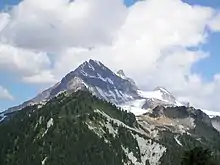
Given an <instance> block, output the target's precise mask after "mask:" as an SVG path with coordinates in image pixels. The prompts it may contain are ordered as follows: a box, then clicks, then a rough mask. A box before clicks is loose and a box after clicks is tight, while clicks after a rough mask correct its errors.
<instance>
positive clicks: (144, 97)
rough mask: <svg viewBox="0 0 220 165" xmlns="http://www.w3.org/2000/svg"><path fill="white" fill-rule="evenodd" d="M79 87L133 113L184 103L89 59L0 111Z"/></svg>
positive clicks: (46, 100)
mask: <svg viewBox="0 0 220 165" xmlns="http://www.w3.org/2000/svg"><path fill="white" fill-rule="evenodd" d="M78 90H86V91H89V92H90V93H92V94H93V95H95V96H97V97H98V98H100V99H103V100H106V101H108V102H111V103H113V104H115V105H117V106H120V107H122V108H123V109H126V110H128V111H131V112H133V113H134V114H136V115H140V114H144V113H146V112H147V111H148V110H149V109H153V108H155V107H157V106H160V105H162V106H167V107H169V106H171V107H172V106H184V104H182V103H180V102H179V101H178V100H177V99H176V98H175V97H174V96H173V95H172V94H171V93H170V92H169V91H168V90H167V89H165V88H163V87H156V88H155V89H154V90H153V91H143V90H140V89H139V88H138V87H137V85H136V83H135V81H134V80H133V79H131V78H129V77H128V76H126V74H125V73H124V71H123V70H119V71H118V72H117V73H114V72H113V71H111V70H110V69H109V68H108V67H106V66H105V65H104V64H103V63H101V62H100V61H96V60H92V59H90V60H88V61H85V62H83V63H82V64H81V65H79V67H77V68H76V69H75V70H73V71H71V72H70V73H68V74H67V75H66V76H65V77H63V78H62V80H61V81H60V82H58V83H56V84H55V85H54V86H52V87H50V88H49V89H46V90H45V91H43V92H42V93H40V94H38V95H37V96H36V97H34V98H33V99H31V100H28V101H26V102H24V103H23V104H21V105H19V106H16V107H12V108H9V109H8V110H6V111H5V112H3V114H7V113H11V112H14V111H18V110H21V109H22V108H24V107H26V106H30V105H35V104H39V105H40V106H42V105H43V104H45V103H46V102H48V101H49V100H50V99H52V98H54V97H55V96H57V95H59V94H60V93H62V92H67V93H69V94H70V93H74V92H76V91H78ZM4 118H5V117H4ZM4 118H3V117H2V119H4Z"/></svg>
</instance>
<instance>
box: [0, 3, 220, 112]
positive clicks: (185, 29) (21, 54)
mask: <svg viewBox="0 0 220 165" xmlns="http://www.w3.org/2000/svg"><path fill="white" fill-rule="evenodd" d="M48 4H49V5H48ZM219 15H220V13H219V11H216V10H215V9H213V8H210V7H202V6H198V5H197V6H192V5H189V4H187V3H184V2H183V1H181V0H163V1H161V0H146V1H139V2H137V3H135V4H134V5H133V6H131V7H129V8H127V7H126V6H125V5H124V4H123V1H122V0H111V1H109V0H75V1H69V0H47V1H45V0H23V1H22V2H20V3H19V4H18V5H17V6H15V7H13V8H12V9H11V10H10V11H9V12H8V13H1V14H0V48H1V47H2V48H1V49H0V69H2V68H6V70H8V71H10V73H11V74H12V72H16V73H17V72H19V75H20V78H21V81H23V82H26V83H33V84H36V83H51V84H52V83H54V82H55V81H58V80H60V78H61V77H63V76H64V75H65V74H66V73H68V72H69V71H71V70H73V69H74V68H75V67H77V66H78V65H79V64H80V63H81V62H83V61H85V60H87V59H89V58H92V59H96V60H100V61H102V62H103V63H104V64H106V65H107V66H108V67H110V68H111V69H113V70H115V71H116V70H118V69H124V70H125V72H126V73H127V75H130V76H131V77H132V78H134V79H135V80H136V81H137V83H138V84H139V85H140V86H141V87H142V88H145V89H153V88H154V87H155V86H165V87H166V88H167V89H169V90H170V91H171V92H172V93H174V94H175V95H177V96H178V97H179V98H182V99H183V98H184V99H185V100H187V101H190V102H191V103H192V104H193V105H195V106H196V107H198V108H205V109H210V110H215V111H218V110H219V111H220V106H219V105H216V104H214V101H215V100H218V99H220V94H219V93H218V92H217V91H218V90H220V83H219V74H217V73H216V75H213V80H212V81H210V82H206V81H204V77H202V76H201V75H200V74H198V73H194V72H193V71H192V67H193V66H194V65H195V64H196V63H198V62H200V61H201V60H205V59H206V58H209V56H211V55H210V54H209V52H204V51H202V50H201V49H200V47H201V45H202V44H205V43H206V42H208V40H207V39H208V37H209V36H210V34H211V33H210V32H212V33H214V32H218V31H219V26H218V25H219V22H220V21H219V20H220V17H219ZM8 48H9V49H8ZM2 59H3V60H2ZM29 61H31V63H30V62H29ZM1 66H2V67H1Z"/></svg>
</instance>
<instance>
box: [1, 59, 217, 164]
mask: <svg viewBox="0 0 220 165" xmlns="http://www.w3.org/2000/svg"><path fill="white" fill-rule="evenodd" d="M131 112H132V113H131ZM219 126H220V120H219V117H214V116H212V118H210V116H208V115H207V114H206V113H204V112H203V111H201V110H198V109H195V108H193V107H189V106H184V104H182V103H180V102H179V101H178V100H177V99H176V98H175V97H174V96H173V95H172V94H171V93H170V92H169V91H168V90H166V89H165V88H163V87H157V88H155V89H154V90H152V91H143V90H141V89H139V88H138V87H137V85H136V84H135V82H134V80H132V79H131V78H129V77H127V76H126V75H125V73H124V72H123V71H122V70H120V71H118V72H117V73H116V74H115V73H114V72H112V71H111V70H110V69H108V68H107V67H106V66H104V65H103V64H102V63H101V62H99V61H94V60H89V61H86V62H84V63H83V64H81V65H80V66H79V67H78V68H76V69H75V70H74V71H72V72H70V73H69V74H67V75H66V76H65V77H64V78H63V79H62V80H61V81H60V82H58V83H57V84H55V85H54V86H53V87H51V88H49V89H46V90H45V91H43V92H42V93H40V94H39V95H37V96H36V97H35V98H33V99H31V100H29V101H27V102H25V103H23V104H21V105H19V106H17V107H13V108H10V109H8V110H7V111H5V112H4V113H2V114H0V134H1V136H0V146H1V147H0V164H1V165H24V164H31V165H35V164H36V165H39V164H41V165H50V164H51V165H60V164H65V165H69V164H74V165H81V164H88V165H112V164H114V165H121V164H123V165H146V164H147V165H179V164H181V163H180V162H181V157H182V155H183V153H184V152H185V151H186V150H190V149H192V148H194V147H197V146H201V147H203V148H207V149H209V150H210V151H211V152H212V154H213V155H214V157H215V159H216V162H220V138H219V137H220V132H219ZM216 165H217V164H216Z"/></svg>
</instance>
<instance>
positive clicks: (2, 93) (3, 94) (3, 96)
mask: <svg viewBox="0 0 220 165" xmlns="http://www.w3.org/2000/svg"><path fill="white" fill-rule="evenodd" d="M13 99H14V98H13V96H12V95H11V94H10V93H9V91H8V90H7V89H6V88H4V87H2V86H0V100H13Z"/></svg>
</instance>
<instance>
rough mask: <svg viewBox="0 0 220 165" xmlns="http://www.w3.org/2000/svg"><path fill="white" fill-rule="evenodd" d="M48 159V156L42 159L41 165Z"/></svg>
mask: <svg viewBox="0 0 220 165" xmlns="http://www.w3.org/2000/svg"><path fill="white" fill-rule="evenodd" d="M46 161H47V157H45V158H44V160H42V161H41V165H45V163H46Z"/></svg>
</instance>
